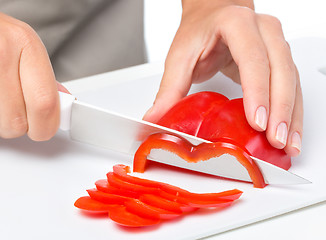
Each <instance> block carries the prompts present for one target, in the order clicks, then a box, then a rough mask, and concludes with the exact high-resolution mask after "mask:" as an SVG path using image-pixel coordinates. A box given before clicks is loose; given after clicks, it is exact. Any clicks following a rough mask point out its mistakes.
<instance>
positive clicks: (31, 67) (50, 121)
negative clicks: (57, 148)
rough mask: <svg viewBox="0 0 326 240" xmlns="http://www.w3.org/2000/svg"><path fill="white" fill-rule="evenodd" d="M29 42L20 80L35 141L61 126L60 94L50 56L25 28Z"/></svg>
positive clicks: (30, 31) (37, 39) (30, 135)
mask: <svg viewBox="0 0 326 240" xmlns="http://www.w3.org/2000/svg"><path fill="white" fill-rule="evenodd" d="M25 31H26V33H25V37H27V38H28V41H27V42H28V44H27V45H25V46H24V48H23V50H22V52H21V58H20V68H19V72H20V80H21V84H22V90H23V94H24V98H25V104H26V112H27V120H28V125H29V127H28V132H27V133H28V136H29V137H30V138H31V139H33V140H36V141H43V140H48V139H49V138H51V137H52V136H53V135H54V134H55V133H56V131H57V129H58V126H59V115H60V109H59V107H60V106H59V97H58V91H57V84H56V81H55V77H54V73H53V70H52V67H51V63H50V60H49V57H48V55H47V52H46V49H45V47H44V45H43V44H42V42H41V40H40V39H39V38H38V37H37V35H36V34H35V33H34V32H33V30H31V29H25Z"/></svg>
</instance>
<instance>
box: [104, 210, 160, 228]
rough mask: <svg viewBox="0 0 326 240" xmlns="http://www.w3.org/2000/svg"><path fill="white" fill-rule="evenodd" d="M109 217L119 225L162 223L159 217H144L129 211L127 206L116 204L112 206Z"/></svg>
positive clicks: (139, 225)
mask: <svg viewBox="0 0 326 240" xmlns="http://www.w3.org/2000/svg"><path fill="white" fill-rule="evenodd" d="M109 218H111V220H113V221H114V222H116V223H118V224H119V225H122V226H126V227H146V226H152V225H156V224H158V223H160V220H159V219H152V218H143V217H141V216H139V215H137V214H133V213H131V212H129V211H128V210H127V209H126V207H125V206H119V205H117V206H114V207H112V208H110V212H109Z"/></svg>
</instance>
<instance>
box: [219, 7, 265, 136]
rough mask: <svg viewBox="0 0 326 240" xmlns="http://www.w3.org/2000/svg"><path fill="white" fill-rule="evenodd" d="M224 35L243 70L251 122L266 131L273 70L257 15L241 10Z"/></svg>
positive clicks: (246, 105)
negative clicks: (270, 78)
mask: <svg viewBox="0 0 326 240" xmlns="http://www.w3.org/2000/svg"><path fill="white" fill-rule="evenodd" d="M226 14H227V12H226ZM233 14H234V13H233ZM227 15H228V14H227ZM222 17H223V16H222ZM226 17H227V16H226ZM226 19H228V18H226ZM221 21H223V19H222V20H221ZM221 35H222V37H223V39H224V40H225V42H226V44H227V45H228V46H229V49H230V52H231V54H232V56H233V59H234V61H235V63H236V64H237V66H238V68H239V74H240V79H241V85H242V90H243V101H244V108H245V113H246V118H247V120H248V123H249V124H250V125H251V126H252V127H253V128H254V129H256V130H257V131H263V130H265V129H266V126H267V119H268V114H269V77H270V68H269V60H268V56H267V50H266V47H265V44H264V42H263V40H262V38H261V35H260V32H259V30H258V26H257V23H256V19H255V13H254V12H253V11H252V10H250V9H246V8H239V9H238V12H237V18H234V19H233V21H228V22H226V23H225V24H224V25H222V29H221Z"/></svg>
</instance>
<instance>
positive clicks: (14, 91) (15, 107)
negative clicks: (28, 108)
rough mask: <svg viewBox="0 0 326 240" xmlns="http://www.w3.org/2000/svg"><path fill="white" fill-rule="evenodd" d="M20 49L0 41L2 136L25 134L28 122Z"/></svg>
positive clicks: (2, 40) (0, 133) (0, 129)
mask: <svg viewBox="0 0 326 240" xmlns="http://www.w3.org/2000/svg"><path fill="white" fill-rule="evenodd" d="M19 54H20V53H19V51H16V49H12V48H10V47H9V46H8V42H7V41H6V40H5V39H4V38H2V39H1V41H0V58H1V59H3V61H0V86H1V87H0V137H2V138H16V137H20V136H22V135H24V134H25V133H26V131H27V128H28V124H27V119H26V112H25V103H24V98H23V94H22V90H21V86H20V82H19V75H18V64H17V63H18V62H19Z"/></svg>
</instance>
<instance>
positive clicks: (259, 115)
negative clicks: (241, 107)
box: [255, 106, 267, 130]
mask: <svg viewBox="0 0 326 240" xmlns="http://www.w3.org/2000/svg"><path fill="white" fill-rule="evenodd" d="M255 122H256V124H257V125H258V126H259V127H260V128H261V129H262V130H266V126H267V111H266V108H265V107H263V106H260V107H259V108H257V110H256V116H255Z"/></svg>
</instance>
